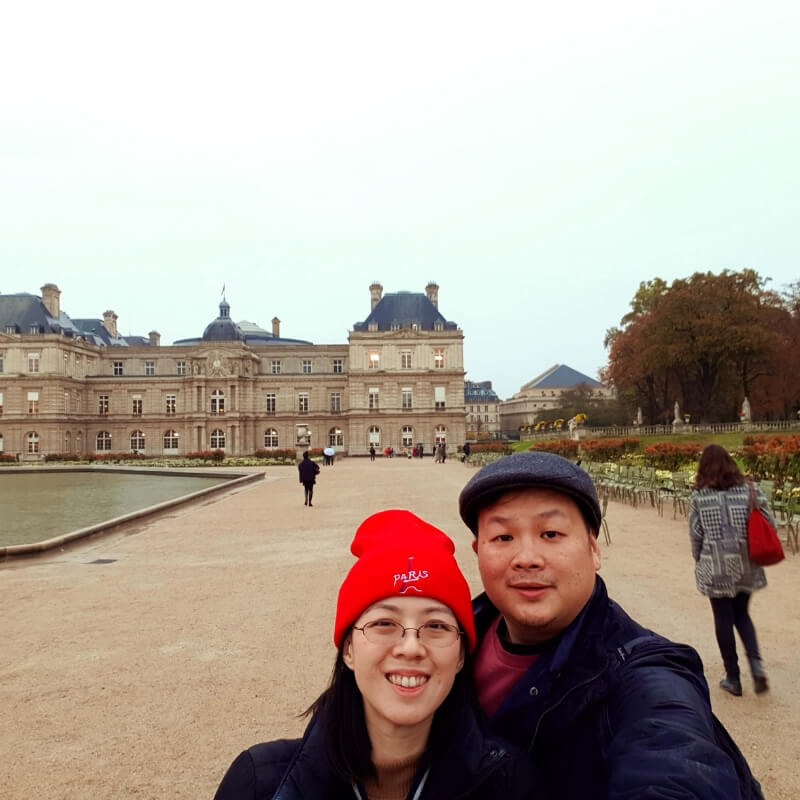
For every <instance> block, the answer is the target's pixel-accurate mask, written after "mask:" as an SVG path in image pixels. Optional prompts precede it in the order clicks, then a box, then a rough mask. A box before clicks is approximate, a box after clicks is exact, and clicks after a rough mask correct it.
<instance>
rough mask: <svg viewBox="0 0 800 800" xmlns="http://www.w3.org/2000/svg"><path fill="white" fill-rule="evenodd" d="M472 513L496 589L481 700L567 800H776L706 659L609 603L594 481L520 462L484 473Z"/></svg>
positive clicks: (551, 463)
mask: <svg viewBox="0 0 800 800" xmlns="http://www.w3.org/2000/svg"><path fill="white" fill-rule="evenodd" d="M459 510H460V513H461V517H462V519H463V520H464V522H465V523H466V525H467V526H468V527H469V528H470V530H472V532H473V533H474V534H475V540H474V542H473V548H474V550H475V552H476V553H477V556H478V567H479V570H480V573H481V580H482V582H483V586H484V589H485V590H486V593H485V594H483V595H481V596H479V597H478V598H477V599H476V600H475V601H474V610H475V619H476V629H477V634H478V647H477V651H476V657H475V666H474V674H475V680H476V685H477V689H478V697H479V700H480V703H481V705H482V706H483V708H484V710H485V712H486V713H487V715H488V716H489V728H490V730H491V731H492V732H493V733H495V734H498V735H500V736H502V737H504V738H506V739H508V740H509V741H512V742H514V743H515V744H517V745H518V746H520V747H523V748H525V749H527V750H528V751H529V752H530V754H531V756H532V758H533V760H534V763H535V764H536V765H538V766H539V767H540V768H541V769H542V771H543V773H544V776H545V783H546V786H547V788H548V789H549V790H550V791H551V792H552V794H553V795H554V796H555V797H558V798H560V800H601V798H602V800H608V799H609V798H615V799H619V800H622V798H625V800H629V799H630V800H633V799H634V798H636V800H656V799H658V800H665V799H666V798H681V799H682V800H745V798H747V800H755V799H756V798H760V799H762V800H763V795H762V794H761V790H760V786H759V784H758V781H756V780H755V778H754V777H753V775H752V773H751V772H750V769H749V767H748V765H747V762H746V760H745V759H744V756H743V755H742V753H741V752H740V751H739V749H738V747H737V746H736V744H735V743H734V742H733V740H732V739H731V738H730V736H729V735H728V734H727V732H726V731H725V729H724V728H723V727H722V725H721V723H720V722H719V721H718V720H717V719H716V717H715V716H714V715H713V713H712V709H711V702H710V698H709V691H708V686H707V684H706V680H705V677H704V675H703V667H702V663H701V661H700V658H699V656H698V655H697V653H696V652H695V651H694V650H693V649H692V648H691V647H689V646H687V645H683V644H677V643H674V642H671V641H669V640H668V639H665V638H664V637H662V636H659V635H658V634H656V633H653V632H652V631H649V630H647V629H646V628H644V627H643V626H641V625H640V624H638V623H637V622H636V621H635V620H633V619H632V618H631V617H630V616H628V615H627V614H626V613H625V611H623V610H622V608H620V607H619V606H618V605H617V604H616V603H615V602H614V601H613V600H611V599H610V598H609V597H608V595H607V593H606V587H605V584H604V583H603V581H602V580H601V579H600V577H599V576H598V575H597V574H596V573H597V570H598V569H599V568H600V549H599V547H598V544H597V534H598V531H599V530H600V525H601V520H602V515H601V511H600V505H599V503H598V501H597V493H596V491H595V488H594V485H593V483H592V480H591V478H590V477H589V476H588V475H587V474H586V472H584V471H583V470H582V469H580V468H579V467H578V466H576V465H575V464H572V463H571V462H570V461H568V460H567V459H565V458H562V457H561V456H556V455H553V454H550V453H540V452H529V453H516V454H514V455H511V456H507V457H505V458H501V459H499V460H498V461H495V462H493V463H492V464H489V465H487V466H486V467H484V468H483V469H481V470H480V471H479V472H478V473H476V474H475V475H474V476H473V477H472V478H471V479H470V481H469V482H468V483H467V485H466V486H465V487H464V489H463V490H462V492H461V495H460V498H459Z"/></svg>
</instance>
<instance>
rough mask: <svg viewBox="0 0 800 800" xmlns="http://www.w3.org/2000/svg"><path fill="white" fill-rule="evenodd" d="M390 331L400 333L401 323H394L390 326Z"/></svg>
mask: <svg viewBox="0 0 800 800" xmlns="http://www.w3.org/2000/svg"><path fill="white" fill-rule="evenodd" d="M389 330H390V331H399V330H400V323H399V322H393V323H392V324H391V325H390V326H389Z"/></svg>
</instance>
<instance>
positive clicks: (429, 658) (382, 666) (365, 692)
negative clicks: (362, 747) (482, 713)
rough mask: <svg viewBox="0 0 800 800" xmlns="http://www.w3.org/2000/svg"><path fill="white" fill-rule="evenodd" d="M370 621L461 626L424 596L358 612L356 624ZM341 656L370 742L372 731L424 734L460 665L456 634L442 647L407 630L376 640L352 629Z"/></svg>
mask: <svg viewBox="0 0 800 800" xmlns="http://www.w3.org/2000/svg"><path fill="white" fill-rule="evenodd" d="M374 622H383V623H386V622H395V623H398V624H400V625H402V626H403V627H404V628H420V627H421V626H423V625H425V624H427V623H432V624H433V625H434V627H435V624H436V623H445V624H447V625H453V626H455V627H456V628H460V626H459V624H458V621H457V620H456V617H455V615H454V614H453V612H452V611H451V610H450V609H449V607H448V606H446V605H444V604H443V603H441V602H439V601H438V600H433V599H431V598H427V597H389V598H386V599H385V600H380V601H378V602H377V603H373V605H371V606H370V607H369V608H367V609H366V610H365V611H364V612H363V613H362V614H361V616H360V617H359V618H358V619H357V620H356V622H355V627H356V628H362V627H363V626H364V625H367V624H369V623H374ZM343 658H344V663H345V664H346V665H347V666H348V667H349V668H350V669H351V670H353V672H354V674H355V679H356V684H357V686H358V689H359V691H360V692H361V695H362V697H363V700H364V714H365V717H366V724H367V731H368V732H369V734H370V738H371V739H373V741H374V737H375V735H376V734H381V735H392V733H393V732H396V731H397V729H403V730H404V731H405V732H409V729H410V728H418V729H419V730H420V732H424V733H425V735H426V736H427V732H428V730H429V729H430V726H431V722H432V721H433V715H434V713H435V712H436V709H438V708H439V706H440V705H441V704H442V702H443V701H444V699H445V698H446V697H447V695H448V694H449V692H450V689H451V688H452V686H453V681H454V680H455V677H456V674H457V673H458V671H459V670H460V669H461V667H462V666H463V665H464V656H463V652H462V644H461V638H457V639H454V641H453V642H452V644H447V645H445V646H437V645H430V644H428V645H426V644H425V643H424V642H422V641H421V640H420V639H419V638H418V637H417V634H416V632H415V631H412V630H407V631H406V632H405V635H404V636H403V638H402V639H400V640H398V641H397V642H394V643H391V642H390V643H376V642H374V641H370V640H369V639H367V637H366V636H365V635H364V633H363V632H362V631H360V630H352V631H351V632H350V635H349V636H348V639H347V641H346V642H345V646H344V651H343Z"/></svg>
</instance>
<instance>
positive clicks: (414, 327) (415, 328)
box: [411, 322, 419, 331]
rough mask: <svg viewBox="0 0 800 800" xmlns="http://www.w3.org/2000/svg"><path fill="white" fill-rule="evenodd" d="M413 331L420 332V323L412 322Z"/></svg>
mask: <svg viewBox="0 0 800 800" xmlns="http://www.w3.org/2000/svg"><path fill="white" fill-rule="evenodd" d="M411 330H412V331H418V330H419V322H412V323H411Z"/></svg>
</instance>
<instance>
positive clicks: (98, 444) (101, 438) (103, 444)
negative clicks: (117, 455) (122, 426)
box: [94, 431, 111, 453]
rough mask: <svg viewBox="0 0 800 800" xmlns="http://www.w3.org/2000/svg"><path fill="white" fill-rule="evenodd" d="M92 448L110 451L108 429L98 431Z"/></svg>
mask: <svg viewBox="0 0 800 800" xmlns="http://www.w3.org/2000/svg"><path fill="white" fill-rule="evenodd" d="M94 449H95V450H96V451H97V452H98V453H102V452H103V451H106V452H109V453H110V452H111V434H110V433H109V432H108V431H100V433H98V434H97V439H96V440H95V445H94Z"/></svg>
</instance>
